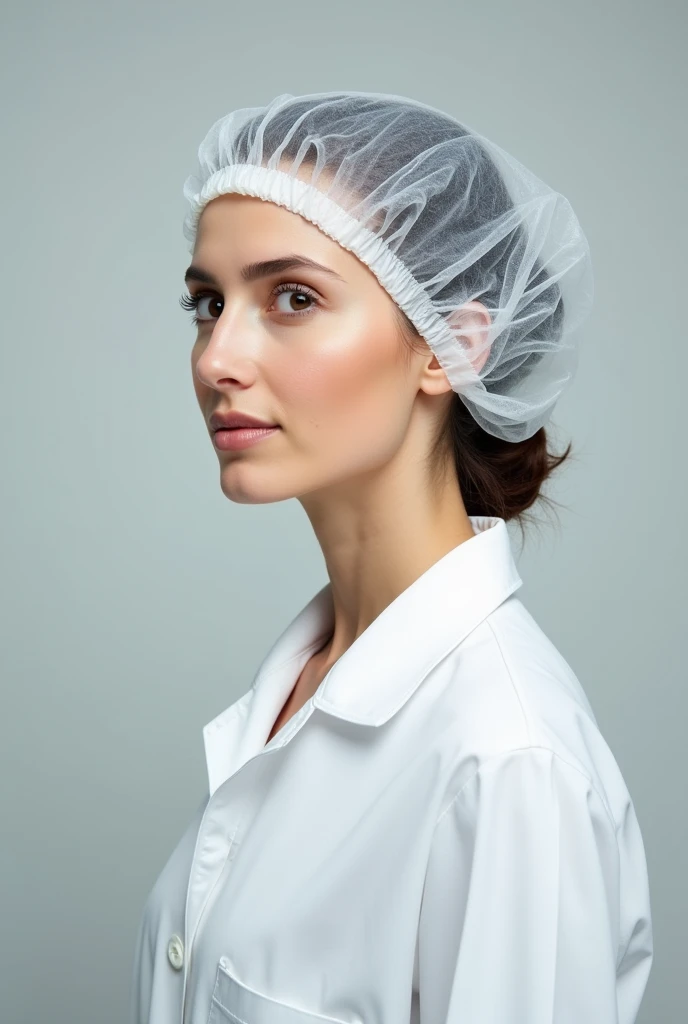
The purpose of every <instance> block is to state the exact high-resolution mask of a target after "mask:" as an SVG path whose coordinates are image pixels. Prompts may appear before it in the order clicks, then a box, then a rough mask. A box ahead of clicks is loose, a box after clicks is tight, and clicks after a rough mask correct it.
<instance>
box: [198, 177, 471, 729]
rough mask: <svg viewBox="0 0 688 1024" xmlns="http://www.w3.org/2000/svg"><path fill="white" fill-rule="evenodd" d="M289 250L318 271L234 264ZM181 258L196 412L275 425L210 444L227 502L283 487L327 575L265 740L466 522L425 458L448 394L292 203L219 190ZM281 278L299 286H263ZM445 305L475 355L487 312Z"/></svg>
mask: <svg viewBox="0 0 688 1024" xmlns="http://www.w3.org/2000/svg"><path fill="white" fill-rule="evenodd" d="M296 254H298V255H299V256H303V257H306V258H308V259H310V260H314V261H316V262H317V263H319V264H321V265H323V266H324V267H326V268H329V270H330V271H333V272H334V274H328V273H326V272H325V271H323V270H316V269H305V268H294V269H288V270H282V271H281V272H277V273H271V274H269V276H264V277H263V276H261V277H260V278H257V279H255V280H252V281H246V280H245V279H244V278H243V277H242V276H241V270H242V268H243V267H244V266H245V265H247V264H250V263H256V262H258V261H264V260H273V259H277V258H281V257H285V256H293V255H296ZM192 265H193V267H197V268H201V269H202V270H203V271H205V272H206V273H207V274H210V275H212V277H213V278H214V281H215V283H214V285H209V284H207V283H202V282H200V281H199V280H198V279H197V278H196V277H194V276H193V275H192V276H189V278H188V281H187V284H188V289H189V293H190V294H191V295H192V296H193V295H203V297H204V298H202V299H201V300H200V302H199V305H198V308H197V310H196V314H197V315H198V316H199V317H200V318H201V321H202V322H201V323H200V324H199V326H198V328H197V336H196V339H195V342H194V345H193V348H192V352H191V370H192V377H193V385H194V389H195V392H196V397H197V400H198V403H199V406H200V409H201V411H202V413H203V417H204V420H205V422H206V424H207V422H208V419H209V417H210V415H211V413H213V412H214V411H216V410H218V409H221V410H222V411H229V410H237V411H239V412H244V413H248V414H250V415H252V416H256V417H258V418H260V419H262V420H267V421H268V422H270V423H275V424H279V426H280V428H281V429H280V430H278V431H275V432H274V433H273V434H272V435H270V436H269V437H266V438H265V439H264V440H262V441H260V442H259V443H258V444H256V445H253V446H252V447H250V448H246V449H243V450H241V451H216V454H217V457H218V461H219V465H220V486H221V488H222V491H223V493H224V494H225V495H226V497H227V498H229V499H230V500H232V501H237V502H241V503H242V504H261V503H265V502H274V501H284V500H285V499H287V498H297V499H298V501H299V502H300V503H301V505H302V506H303V508H304V510H305V512H306V515H307V516H308V518H309V520H310V522H311V525H312V527H313V530H314V532H315V535H316V538H317V540H318V543H319V544H320V547H321V550H322V552H323V557H324V560H325V565H326V568H327V573H328V576H329V579H330V582H331V585H332V596H333V602H334V612H335V619H334V631H333V633H332V636H331V637H330V638H329V639H328V641H327V643H326V644H325V646H324V647H323V648H322V650H320V651H318V652H317V653H316V654H314V655H313V657H312V658H311V659H310V660H309V661H308V662H307V664H306V665H305V667H304V669H303V671H302V673H301V675H300V676H299V679H298V680H297V682H296V684H295V686H294V689H293V691H292V693H291V695H290V697H289V699H288V700H287V702H286V704H285V705H284V707H283V709H282V711H281V712H280V715H279V717H278V719H277V720H276V722H275V724H274V726H273V729H272V731H271V733H270V736H269V737H268V740H269V739H271V738H272V736H273V735H274V734H275V732H276V731H277V730H278V729H280V728H281V727H282V726H283V725H284V724H285V722H286V721H287V720H288V719H289V718H290V717H291V716H292V715H293V714H295V713H296V711H298V710H299V708H300V707H302V706H303V704H304V703H305V702H306V701H307V700H309V699H310V697H312V696H313V694H314V693H315V691H316V690H317V688H318V686H319V685H320V682H321V681H322V679H323V678H324V676H325V675H326V674H327V672H328V671H329V669H330V668H331V666H332V665H333V664H334V663H335V662H336V661H337V660H338V658H340V657H341V655H342V654H343V653H344V652H345V651H346V650H347V649H348V648H349V647H350V646H351V644H352V643H353V642H354V641H355V640H356V639H357V637H359V636H360V635H361V633H362V632H363V631H364V630H365V629H366V628H367V627H368V626H369V625H370V624H371V623H372V622H373V621H374V619H376V618H377V616H378V615H379V614H380V613H381V612H382V611H383V610H384V609H385V608H386V607H387V605H389V604H390V603H391V602H392V601H393V600H394V599H395V598H396V597H397V596H398V595H399V594H400V593H402V591H404V590H405V589H406V588H407V587H409V586H410V585H411V584H412V583H413V582H414V581H415V580H416V579H418V577H419V576H420V575H421V574H422V573H424V572H425V571H426V570H427V569H429V568H430V566H432V565H433V564H434V563H435V562H437V561H438V560H439V559H440V558H442V557H443V556H444V555H445V554H447V553H448V552H449V551H450V550H452V549H453V548H455V547H456V546H457V545H458V544H462V543H463V542H464V541H466V540H469V539H470V538H471V537H473V536H474V531H473V528H472V525H471V522H470V520H469V518H468V515H467V513H466V509H465V507H464V503H463V500H462V497H461V492H460V488H459V484H458V480H457V477H456V472H455V469H454V466H453V460H452V459H447V469H446V473H445V475H444V479H443V480H442V482H441V485H440V486H439V487H437V486H434V487H431V486H430V484H429V482H428V471H427V467H426V465H425V459H426V456H427V453H428V451H429V448H430V445H431V441H432V438H433V437H434V435H435V432H436V431H437V429H438V425H439V422H440V419H441V418H443V417H444V416H445V415H446V412H447V407H448V403H449V401H450V400H451V398H452V394H453V392H452V389H451V385H450V384H449V381H448V380H447V377H446V375H445V373H444V370H443V369H442V367H441V366H440V364H439V363H438V361H437V358H436V356H435V355H434V353H433V352H432V350H431V349H430V348H429V346H427V344H425V343H423V342H421V343H420V344H421V345H422V346H423V349H424V351H421V352H419V353H417V354H416V353H411V354H410V355H409V353H408V351H407V350H406V349H405V346H404V343H403V341H402V339H401V337H400V328H399V323H398V320H397V318H396V317H395V315H394V309H395V308H394V302H393V300H392V299H391V298H390V296H389V295H388V293H387V292H386V291H385V290H384V288H383V287H382V286H381V285H380V283H379V282H378V280H377V278H376V277H375V275H374V274H373V273H372V271H371V270H370V269H369V268H368V267H367V266H366V265H365V264H364V263H362V262H361V261H360V260H359V259H358V258H357V257H356V256H354V255H353V253H351V252H349V251H348V250H346V249H344V248H343V247H342V246H340V245H339V244H338V243H337V242H335V241H334V240H333V239H331V238H330V237H329V236H327V235H326V234H324V232H322V231H321V230H320V229H319V228H318V227H316V226H315V225H314V224H311V223H310V222H309V221H307V220H305V219H304V218H302V217H300V216H298V214H294V213H292V212H291V211H289V210H286V209H284V208H283V207H280V206H277V205H276V204H274V203H270V202H266V201H264V200H262V199H257V198H254V197H252V196H243V195H236V194H229V195H223V196H219V197H217V198H216V199H214V200H212V201H211V202H210V203H208V204H207V206H206V207H205V209H204V210H203V213H202V214H201V218H200V222H199V227H198V234H197V238H196V245H195V249H194V253H193V258H192ZM334 275H337V276H334ZM284 284H291V285H294V284H296V285H299V286H300V287H301V288H303V289H305V290H306V291H307V292H308V295H307V296H306V297H305V298H302V297H301V296H300V294H299V291H298V289H290V290H283V291H281V292H280V293H277V292H276V291H275V289H276V288H277V287H278V286H280V285H284ZM461 318H462V319H461V324H462V338H463V342H464V345H465V346H466V348H467V350H468V353H469V358H471V353H472V352H475V353H478V352H480V354H479V355H477V354H476V356H475V359H472V361H473V365H474V366H475V367H476V369H479V368H480V366H481V365H482V363H483V362H484V360H485V358H486V357H487V353H486V352H483V351H482V342H483V338H484V335H483V333H482V332H481V331H480V330H479V328H480V327H483V328H484V326H485V325H486V324H489V321H490V314H489V312H488V310H487V309H486V308H485V307H484V306H483V305H482V303H480V302H477V301H473V302H469V303H466V305H465V306H464V307H462V313H461ZM472 325H473V326H474V327H475V328H476V329H475V331H474V332H472V331H471V326H472ZM209 432H210V428H209Z"/></svg>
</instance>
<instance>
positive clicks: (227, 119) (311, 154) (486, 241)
mask: <svg viewBox="0 0 688 1024" xmlns="http://www.w3.org/2000/svg"><path fill="white" fill-rule="evenodd" d="M198 161H199V168H198V171H197V173H195V174H192V175H190V176H189V177H188V178H187V180H186V182H185V183H184V196H185V198H186V200H187V201H188V203H189V209H188V213H187V215H186V218H185V220H184V228H183V230H184V235H185V237H186V239H187V240H188V241H189V243H190V249H191V251H193V248H194V245H195V239H196V232H197V226H198V221H199V218H200V216H201V213H202V211H203V209H204V207H205V206H206V204H207V203H209V202H210V201H211V200H212V199H214V198H216V197H217V196H219V195H222V194H224V193H228V192H238V193H242V194H244V195H251V196H256V197H258V198H261V199H264V200H266V201H269V202H273V203H277V204H279V205H280V206H283V207H285V208H286V209H288V210H291V211H292V212H294V213H297V214H300V215H301V216H302V217H305V218H306V219H307V220H309V221H310V222H312V223H313V224H315V225H317V226H318V227H319V228H320V229H321V230H322V231H324V232H325V233H326V234H327V235H329V236H330V237H331V238H333V239H334V240H335V241H337V242H338V243H339V244H340V245H342V246H344V247H345V248H346V249H348V250H350V251H351V252H352V253H354V254H355V255H356V256H357V257H358V258H359V259H360V260H362V261H363V262H364V263H365V264H366V265H367V266H368V267H369V268H370V270H371V271H372V272H373V273H374V274H375V276H376V277H377V279H378V281H379V282H380V284H381V285H382V286H383V287H384V288H385V290H386V291H387V292H388V294H389V295H390V296H391V298H392V299H393V300H394V301H395V302H396V303H397V304H398V306H399V307H400V308H401V309H402V310H403V311H404V313H406V315H407V316H408V318H409V320H411V322H412V323H413V324H414V326H415V327H416V329H417V330H418V332H419V333H420V334H421V335H422V337H423V338H424V339H425V340H426V341H427V343H428V345H429V346H430V348H431V349H432V350H433V352H434V353H435V354H436V355H437V359H438V361H439V363H440V365H441V366H442V368H443V370H444V371H445V373H446V375H447V378H448V380H449V382H450V384H451V386H452V388H453V390H454V391H455V392H457V394H459V395H460V397H461V400H462V401H463V402H464V404H465V405H466V406H467V408H468V409H469V411H470V413H471V414H472V416H473V417H474V419H475V420H476V421H477V422H478V423H479V424H480V425H481V426H482V427H483V429H484V430H486V431H488V433H490V434H493V435H495V436H497V437H501V438H503V439H505V440H508V441H520V440H522V439H524V438H527V437H530V436H531V435H532V434H534V433H535V431H536V430H538V428H539V427H541V426H543V425H544V424H545V423H546V422H547V420H548V419H549V417H550V415H551V413H552V410H553V408H554V405H555V403H556V401H557V399H558V398H559V396H560V395H561V393H562V392H563V390H564V389H565V387H566V386H567V385H568V384H569V382H570V381H571V379H572V378H573V376H574V373H575V371H576V368H577V365H578V344H577V339H579V337H580V331H579V330H578V328H579V327H580V325H581V323H582V322H583V320H584V319H585V318H586V316H587V315H588V313H589V311H590V307H591V304H592V298H593V278H592V268H591V261H590V252H589V246H588V243H587V240H586V238H585V236H584V234H583V232H582V230H581V226H580V224H579V222H578V219H577V218H576V216H575V214H574V212H573V210H572V208H571V205H570V203H569V202H568V200H567V199H566V198H565V197H564V196H562V195H561V194H560V193H558V192H556V191H554V190H553V189H552V188H550V187H549V186H548V185H546V184H545V183H544V182H543V181H541V180H540V179H539V178H538V177H536V175H534V174H533V173H531V172H530V171H529V170H528V169H527V168H526V167H524V166H523V165H522V164H521V163H520V162H519V161H517V160H516V159H515V158H514V157H512V156H510V155H509V154H508V153H506V152H505V151H504V150H502V149H501V148H500V147H499V146H497V145H495V144H494V143H493V142H490V141H489V140H488V139H486V138H484V137H483V136H481V135H479V134H478V133H477V132H475V131H473V130H471V129H469V128H468V127H467V126H466V125H464V124H462V123H460V122H459V121H457V120H456V119H455V118H453V117H451V116H449V115H448V114H445V113H442V112H441V111H439V110H435V109H434V108H432V107H429V106H427V105H425V104H423V103H419V102H417V101H415V100H411V99H406V98H404V97H401V96H394V95H386V94H379V93H364V92H328V93H314V94H310V95H306V96H293V95H291V94H289V93H283V94H281V95H279V96H277V97H276V98H275V99H273V100H272V101H271V102H270V103H268V104H267V105H265V106H262V107H245V108H241V109H238V110H234V111H232V112H231V113H229V114H227V115H225V116H224V117H222V118H220V119H219V120H218V121H216V122H215V123H214V124H213V125H212V127H211V128H210V129H209V131H208V133H207V135H206V136H205V138H204V139H203V141H202V143H201V145H200V147H199V150H198ZM472 300H478V301H479V302H481V303H483V304H484V305H485V306H486V307H487V309H488V310H489V313H490V320H491V322H490V323H489V325H486V326H485V327H484V328H483V330H482V334H481V335H479V344H478V345H477V346H476V345H475V344H473V345H472V346H468V345H467V343H466V340H465V339H466V334H465V332H466V330H467V329H469V322H470V330H471V331H473V332H475V330H476V326H475V322H474V318H471V319H470V321H469V320H468V319H467V318H466V312H467V311H466V310H463V311H462V307H463V306H464V304H465V303H466V302H470V301H472Z"/></svg>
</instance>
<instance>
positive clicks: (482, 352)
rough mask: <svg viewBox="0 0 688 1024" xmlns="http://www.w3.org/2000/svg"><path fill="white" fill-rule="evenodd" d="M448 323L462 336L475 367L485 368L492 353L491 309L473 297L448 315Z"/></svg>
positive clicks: (477, 368) (478, 368) (467, 353)
mask: <svg viewBox="0 0 688 1024" xmlns="http://www.w3.org/2000/svg"><path fill="white" fill-rule="evenodd" d="M447 323H448V324H449V326H450V327H451V328H452V329H453V330H454V332H455V333H456V334H457V335H458V337H460V338H461V343H462V345H463V347H464V349H465V350H466V355H467V356H468V358H469V360H470V362H471V364H472V366H473V369H474V370H475V371H476V372H477V371H479V370H481V369H482V368H483V366H484V365H485V361H486V360H487V357H488V356H489V354H490V347H491V341H490V337H489V329H490V326H491V324H492V316H491V315H490V311H489V309H488V308H487V306H485V305H484V304H483V303H482V302H478V300H477V299H471V301H470V302H465V303H464V304H463V306H460V307H459V309H457V310H455V311H454V312H453V313H450V315H449V316H448V317H447Z"/></svg>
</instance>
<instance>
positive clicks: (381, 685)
mask: <svg viewBox="0 0 688 1024" xmlns="http://www.w3.org/2000/svg"><path fill="white" fill-rule="evenodd" d="M470 518H471V522H472V524H473V529H474V531H475V536H474V537H470V538H469V539H468V540H467V541H463V542H462V543H461V544H459V545H457V547H455V548H452V550H451V551H449V552H448V553H447V554H446V555H444V557H443V558H441V559H440V560H439V561H438V562H435V563H434V565H432V566H430V568H429V569H427V570H426V571H425V572H424V573H423V574H422V575H421V576H419V577H418V579H417V580H415V581H414V582H413V583H412V584H411V585H410V586H409V587H407V589H406V590H404V591H402V593H401V594H399V595H398V596H397V597H396V598H395V600H394V601H392V603H391V604H389V605H388V606H387V607H386V608H385V609H383V611H382V612H381V613H380V615H378V617H377V618H376V619H375V620H374V621H373V622H372V623H371V624H370V625H369V626H368V628H367V629H365V630H364V632H363V633H361V635H360V636H359V637H357V639H356V641H355V642H354V643H353V644H352V645H351V647H349V649H348V650H347V651H345V652H344V654H343V655H342V656H341V657H340V658H339V659H338V661H336V662H335V664H334V665H333V666H332V668H331V669H330V672H329V673H328V675H327V676H326V677H325V680H324V682H323V683H322V685H321V686H320V687H319V689H318V691H317V692H316V694H315V696H314V704H315V707H317V708H320V709H321V710H322V711H326V712H328V713H329V714H332V715H336V716H337V717H338V718H345V719H347V721H350V722H356V723H358V724H360V725H373V726H378V725H382V724H383V723H385V722H387V721H388V720H389V719H390V718H391V717H392V715H394V714H396V712H397V711H398V710H399V709H400V708H401V707H402V705H403V704H405V703H406V701H407V700H408V699H409V697H410V696H411V694H412V693H413V692H414V690H416V689H417V688H418V686H419V685H420V684H421V683H422V681H423V679H424V678H425V677H426V676H427V674H428V673H429V672H430V671H431V670H432V669H433V668H434V667H435V666H436V665H437V664H439V662H440V661H442V659H443V658H445V657H446V656H447V655H448V654H449V653H450V651H452V650H453V649H454V648H455V647H457V646H458V644H460V643H461V642H462V641H463V640H464V639H465V638H466V637H467V636H468V634H469V633H471V632H472V630H474V629H475V628H476V626H478V625H479V624H480V623H481V622H482V621H483V619H484V618H485V617H486V616H487V615H489V614H490V612H492V611H493V610H494V609H495V608H497V606H498V605H500V604H501V603H502V602H503V601H504V600H506V598H507V597H508V596H509V595H510V594H512V593H513V592H514V591H515V590H517V589H518V587H520V586H521V583H522V580H521V578H520V576H519V575H518V572H517V570H516V565H515V562H514V560H513V555H512V552H511V545H510V540H509V534H508V532H507V528H506V523H505V521H504V520H503V519H500V518H497V517H487V516H471V517H470ZM331 603H332V599H331V588H330V586H329V585H328V586H326V587H324V588H323V589H322V590H321V591H320V592H319V594H317V595H316V597H315V599H314V600H313V601H312V602H311V603H310V605H309V606H307V607H306V609H305V610H304V622H305V624H306V629H307V628H308V623H310V624H311V625H312V627H313V628H317V627H319V626H320V625H321V623H322V622H323V619H324V620H325V621H326V623H327V625H328V629H330V630H331V624H332V623H333V621H334V620H333V618H332V611H331ZM323 635H326V632H325V633H324V634H323Z"/></svg>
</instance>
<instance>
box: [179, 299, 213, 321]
mask: <svg viewBox="0 0 688 1024" xmlns="http://www.w3.org/2000/svg"><path fill="white" fill-rule="evenodd" d="M206 301H208V302H209V303H210V306H209V309H208V311H207V312H206V310H205V302H206ZM179 305H180V306H182V307H183V309H193V310H196V313H195V314H194V316H192V317H191V321H192V323H194V324H196V325H198V324H202V323H206V322H207V321H208V320H217V319H218V317H219V316H220V314H221V313H222V308H221V307H222V299H218V298H217V296H216V295H209V294H208V293H207V292H199V294H198V295H182V297H181V299H180V300H179ZM218 307H220V308H218ZM199 310H201V311H202V312H201V314H200V315H199V313H198V311H199Z"/></svg>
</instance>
